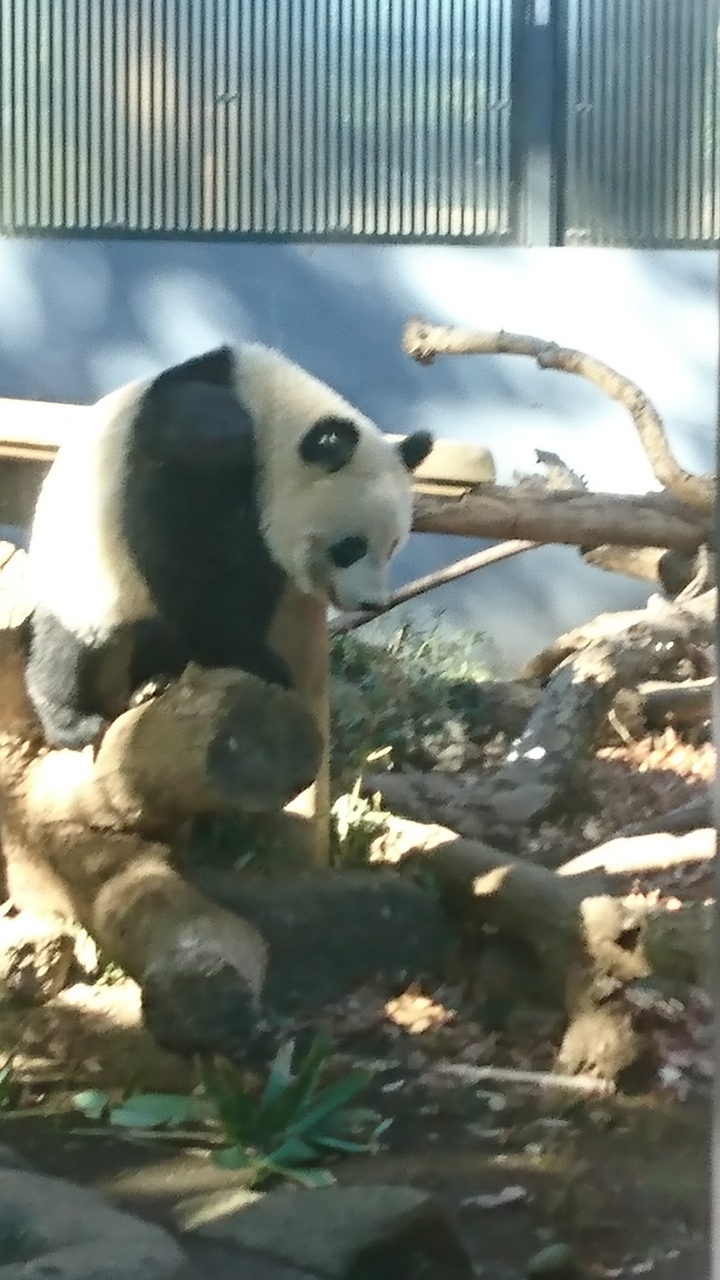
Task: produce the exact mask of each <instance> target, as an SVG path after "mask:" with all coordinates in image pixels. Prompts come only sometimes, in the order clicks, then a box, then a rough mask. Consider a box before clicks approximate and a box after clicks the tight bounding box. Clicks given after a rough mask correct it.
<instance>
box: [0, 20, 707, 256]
mask: <svg viewBox="0 0 720 1280" xmlns="http://www.w3.org/2000/svg"><path fill="white" fill-rule="evenodd" d="M719 28H720V0H0V231H4V232H5V233H19V234H43V233H45V234H61V233H65V234H68V233H70V234H84V235H88V234H89V235H96V236H110V235H136V236H149V235H160V236H172V235H176V236H182V237H190V236H213V237H216V236H231V237H233V238H243V237H245V238H253V239H273V238H282V239H285V238H299V237H302V238H305V239H322V240H330V239H335V240H338V239H341V240H350V239H369V240H395V241H416V242H417V241H426V240H429V241H437V240H444V241H452V240H463V241H471V242H480V243H496V244H528V243H540V244H575V243H581V244H622V245H642V246H654V247H665V246H667V247H671V246H677V245H695V246H701V245H710V244H714V243H715V242H717V241H719V240H720V165H719V163H718V149H719V148H720V69H719V63H718V49H719V46H718V31H719Z"/></svg>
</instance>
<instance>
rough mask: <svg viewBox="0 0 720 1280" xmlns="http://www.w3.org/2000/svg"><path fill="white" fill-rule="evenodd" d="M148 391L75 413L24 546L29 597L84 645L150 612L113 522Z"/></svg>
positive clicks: (126, 390)
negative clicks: (134, 430)
mask: <svg viewBox="0 0 720 1280" xmlns="http://www.w3.org/2000/svg"><path fill="white" fill-rule="evenodd" d="M147 386H148V380H147V379H142V380H138V381H136V382H131V383H130V384H128V385H126V386H124V387H121V388H120V390H119V391H113V392H111V394H110V395H108V396H104V397H103V399H102V400H99V401H98V402H97V404H94V405H93V406H92V407H91V408H89V409H85V410H83V413H82V415H78V421H77V423H76V424H75V426H74V427H73V428H72V434H70V435H68V438H67V440H66V441H65V442H64V443H63V445H62V448H60V449H59V450H58V453H57V455H56V457H55V459H54V461H53V464H52V466H51V467H50V470H49V472H48V474H47V476H46V477H45V480H44V482H43V485H42V488H41V490H40V494H39V496H38V501H37V505H36V508H35V517H34V520H33V526H32V531H31V535H30V545H29V547H28V553H29V556H28V570H29V582H30V588H31V591H32V593H33V598H34V600H35V601H36V602H37V603H39V604H41V605H43V606H44V607H45V608H47V609H49V610H50V611H51V612H52V613H54V614H55V617H56V618H57V619H58V620H59V621H60V622H61V623H62V624H63V626H64V627H65V628H66V629H67V630H68V631H70V632H71V633H72V634H73V635H76V636H77V637H78V638H79V639H82V640H85V641H86V642H88V643H93V642H100V641H102V640H104V639H105V638H106V637H107V636H109V635H110V634H111V633H112V631H114V630H115V628H116V627H118V626H120V625H121V624H122V623H124V622H133V621H137V620H138V619H140V618H145V617H151V616H152V614H153V613H154V609H153V605H152V601H151V599H150V596H149V595H148V591H147V588H146V586H145V583H144V581H143V579H142V578H141V577H140V575H139V574H138V573H137V571H136V570H135V568H134V567H133V564H132V561H131V560H130V557H129V555H128V552H127V549H126V547H125V543H124V540H123V539H122V538H121V537H120V522H119V509H120V499H121V492H120V483H121V479H122V474H123V469H122V463H123V458H124V455H125V450H126V448H127V436H128V431H129V429H130V426H131V425H132V420H133V416H134V414H135V411H136V408H137V405H138V402H139V400H140V397H141V396H142V394H143V392H144V391H145V390H146V388H147Z"/></svg>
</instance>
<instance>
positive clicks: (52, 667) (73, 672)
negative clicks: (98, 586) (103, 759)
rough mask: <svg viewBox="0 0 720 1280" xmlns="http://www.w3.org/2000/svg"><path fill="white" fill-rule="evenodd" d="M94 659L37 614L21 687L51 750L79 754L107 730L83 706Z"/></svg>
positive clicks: (43, 615)
mask: <svg viewBox="0 0 720 1280" xmlns="http://www.w3.org/2000/svg"><path fill="white" fill-rule="evenodd" d="M92 658H93V650H92V649H91V648H90V647H89V646H88V645H86V644H83V642H82V641H81V640H78V639H77V637H76V636H73V635H72V634H71V633H70V632H69V631H67V630H66V629H65V627H64V626H63V625H62V623H60V622H59V621H58V619H57V618H56V617H55V616H54V615H53V614H52V613H48V612H46V611H45V610H42V609H36V611H35V612H34V614H33V617H32V621H31V640H30V655H29V658H28V663H27V667H26V670H25V686H26V689H27V692H28V696H29V698H30V701H31V702H32V704H33V707H34V708H35V711H36V713H37V716H38V719H39V720H40V723H41V725H42V727H43V732H44V734H45V739H46V741H47V743H48V745H49V746H51V747H66V748H69V749H70V750H73V751H81V750H82V749H83V748H84V747H87V746H90V744H91V743H93V742H95V741H96V740H97V738H99V736H100V734H101V733H102V731H103V729H104V728H105V725H106V723H107V722H106V721H105V720H104V719H103V717H102V716H100V715H95V714H93V713H92V712H91V711H89V710H88V708H87V706H86V703H85V699H86V696H87V692H88V689H89V687H90V670H89V669H90V666H91V664H92Z"/></svg>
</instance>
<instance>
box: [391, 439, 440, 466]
mask: <svg viewBox="0 0 720 1280" xmlns="http://www.w3.org/2000/svg"><path fill="white" fill-rule="evenodd" d="M434 443H435V442H434V440H433V437H432V436H431V435H430V432H429V431H414V432H413V433H412V435H409V436H405V439H404V440H401V441H400V443H399V445H398V453H399V454H400V458H401V460H402V463H403V465H404V466H405V467H406V469H407V470H408V471H415V470H416V469H417V468H418V467H419V466H420V463H421V462H424V461H425V459H426V458H427V456H428V454H429V453H430V450H431V449H432V447H433V444H434Z"/></svg>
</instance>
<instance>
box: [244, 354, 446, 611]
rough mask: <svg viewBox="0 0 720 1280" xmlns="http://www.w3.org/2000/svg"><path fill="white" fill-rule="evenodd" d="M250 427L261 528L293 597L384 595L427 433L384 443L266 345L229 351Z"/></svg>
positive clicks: (339, 600) (358, 601) (346, 603)
mask: <svg viewBox="0 0 720 1280" xmlns="http://www.w3.org/2000/svg"><path fill="white" fill-rule="evenodd" d="M235 390H236V393H237V396H238V399H239V400H240V402H241V404H242V405H243V406H244V407H245V409H246V410H247V411H248V413H249V414H250V417H251V418H252V422H253V430H254V436H255V445H256V448H257V453H258V463H259V506H260V516H261V523H262V532H263V536H264V538H265V541H266V544H267V546H268V550H269V551H270V554H271V555H272V557H273V559H274V560H275V561H276V563H277V564H279V565H280V567H281V568H282V569H283V570H284V571H285V572H286V573H287V574H288V576H289V578H290V579H291V580H292V581H293V582H294V583H295V585H296V586H297V587H299V589H300V590H301V591H304V592H306V593H308V594H314V595H320V596H323V597H324V598H326V599H328V600H329V601H330V602H331V603H332V604H334V605H335V606H336V607H337V608H339V609H342V610H356V609H371V608H373V607H375V606H379V605H382V604H384V603H385V602H386V601H387V599H388V597H389V594H390V583H389V574H388V569H389V563H390V560H391V558H392V556H393V555H394V553H395V552H396V551H397V550H398V548H399V547H400V546H402V544H403V543H404V542H405V541H406V540H407V538H408V536H409V534H410V529H411V524H412V509H413V498H412V472H413V471H414V470H415V468H416V467H418V466H419V465H420V463H421V462H422V461H423V460H424V459H425V458H426V457H427V455H428V454H429V452H430V450H431V448H432V444H433V441H432V437H431V436H430V435H428V434H427V433H426V432H417V433H414V434H412V435H409V436H406V437H404V439H402V440H401V441H400V442H399V443H396V442H393V441H390V440H388V439H387V437H386V436H385V435H383V433H382V432H381V431H380V430H379V429H378V428H377V427H376V426H375V425H374V424H373V423H372V422H370V421H369V420H368V419H367V418H366V417H364V415H363V414H361V413H360V412H359V411H358V410H357V409H355V408H353V407H352V405H350V404H348V402H347V401H346V400H344V399H343V398H342V397H341V396H340V395H339V394H338V393H337V392H335V391H333V390H332V389H331V388H330V387H328V386H326V385H325V384H324V383H323V382H320V381H319V380H318V379H316V378H314V377H313V376H312V375H311V374H309V373H307V372H306V371H305V370H303V369H301V368H299V367H298V366H297V365H295V364H293V363H291V362H290V361H289V360H286V359H285V358H284V357H283V356H281V355H280V354H279V353H278V352H276V351H273V350H271V349H269V348H267V347H261V346H256V345H248V346H245V347H242V348H240V350H239V351H237V352H236V353H235Z"/></svg>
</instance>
